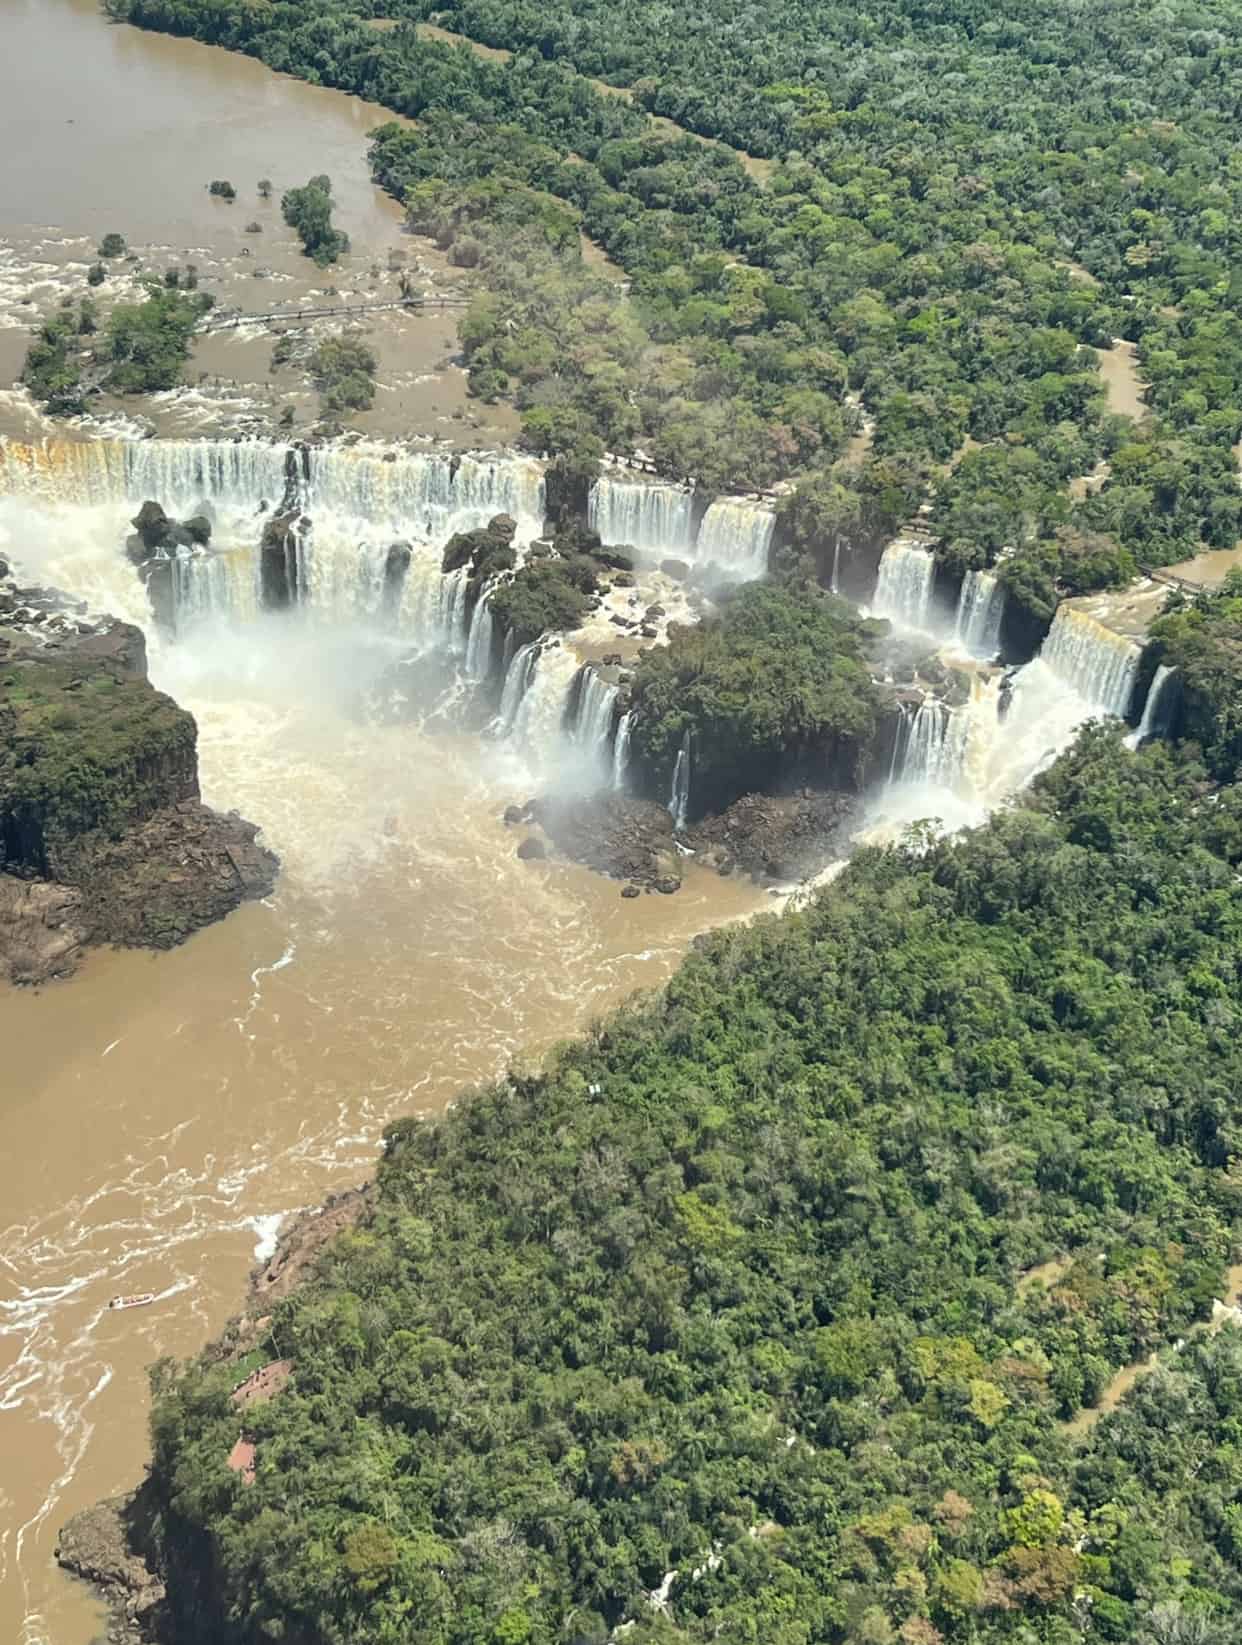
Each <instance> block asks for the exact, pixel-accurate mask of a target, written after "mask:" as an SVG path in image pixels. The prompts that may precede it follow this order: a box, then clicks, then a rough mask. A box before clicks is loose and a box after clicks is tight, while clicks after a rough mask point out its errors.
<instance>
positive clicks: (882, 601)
mask: <svg viewBox="0 0 1242 1645" xmlns="http://www.w3.org/2000/svg"><path fill="white" fill-rule="evenodd" d="M935 581H936V561H935V559H934V558H933V556H932V554H931V551H930V550H929V549H926V548H919V547H918V546H917V545H916V544H914V543H908V542H904V541H902V540H901V539H900V538H899V539H898V540H897V541H896V542H893V543H890V544H889V545H888V547H887V548H886V549H885V550H884V553H883V554H882V555H881V556H880V575H879V580H878V581H877V583H876V586H875V595H874V597H873V598H872V601H871V615H872V616H873V617H886V618H887V619H888V621H889V622H890V623H892V624H894V626H896V627H897V628H914V629H919V630H922V631H923V632H928V631H930V629H931V628H932V626H933V616H934V612H933V603H932V594H933V590H934V587H935Z"/></svg>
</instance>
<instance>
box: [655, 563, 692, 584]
mask: <svg viewBox="0 0 1242 1645" xmlns="http://www.w3.org/2000/svg"><path fill="white" fill-rule="evenodd" d="M660 570H661V571H662V572H663V573H664V575H665V576H666V577H671V578H672V579H673V581H674V582H675V583H684V582H685V580H686V578H687V577H688V576H689V575H690V567H689V566H688V565H687V564H686V562H685V561H684V560H661V561H660Z"/></svg>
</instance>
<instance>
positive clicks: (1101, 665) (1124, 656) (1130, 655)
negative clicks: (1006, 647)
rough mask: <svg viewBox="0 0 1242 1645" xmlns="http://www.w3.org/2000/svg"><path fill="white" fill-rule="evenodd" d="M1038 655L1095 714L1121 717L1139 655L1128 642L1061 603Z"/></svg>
mask: <svg viewBox="0 0 1242 1645" xmlns="http://www.w3.org/2000/svg"><path fill="white" fill-rule="evenodd" d="M1039 655H1040V657H1041V658H1042V660H1043V661H1044V663H1046V664H1047V666H1048V667H1049V668H1050V669H1051V670H1052V672H1053V673H1054V674H1056V675H1057V676H1058V677H1059V678H1060V679H1062V680H1064V681H1065V683H1066V685H1068V686H1070V687H1071V689H1072V690H1074V691H1076V692H1077V693H1078V695H1079V696H1080V697H1082V698H1084V699H1085V700H1086V701H1087V702H1089V703H1090V704H1091V705H1092V706H1093V707H1094V708H1095V709H1096V710H1097V711H1098V712H1102V713H1104V714H1114V715H1116V716H1117V717H1118V718H1119V719H1124V718H1125V716H1126V714H1127V713H1128V711H1129V708H1130V699H1131V698H1132V697H1133V695H1134V680H1135V676H1136V675H1137V673H1138V668H1139V661H1140V659H1141V657H1142V651H1141V649H1140V647H1139V646H1137V645H1136V644H1135V643H1134V641H1133V640H1131V639H1128V638H1127V637H1126V636H1125V635H1124V634H1118V633H1117V632H1116V631H1115V630H1114V629H1111V628H1108V627H1106V626H1105V624H1103V623H1101V622H1099V621H1097V620H1096V618H1094V617H1092V616H1091V615H1090V613H1088V612H1086V611H1083V610H1081V609H1080V608H1079V607H1077V606H1072V605H1069V604H1066V603H1065V602H1062V604H1061V605H1059V606H1058V607H1057V610H1056V615H1055V616H1054V617H1053V619H1052V627H1051V628H1050V629H1049V631H1048V635H1047V638H1046V639H1045V640H1044V643H1043V645H1042V647H1041V648H1040V653H1039Z"/></svg>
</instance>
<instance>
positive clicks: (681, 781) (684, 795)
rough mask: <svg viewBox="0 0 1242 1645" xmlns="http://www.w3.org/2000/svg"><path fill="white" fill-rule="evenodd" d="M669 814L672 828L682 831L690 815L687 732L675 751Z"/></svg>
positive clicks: (688, 738)
mask: <svg viewBox="0 0 1242 1645" xmlns="http://www.w3.org/2000/svg"><path fill="white" fill-rule="evenodd" d="M668 809H669V814H670V815H671V816H672V819H673V827H674V828H677V829H682V828H684V827H685V826H686V820H687V818H688V817H689V815H690V733H689V732H688V731H687V732H686V734H685V736H684V737H683V738H682V739H681V747H680V748H679V749H678V750H677V762H676V764H675V765H674V766H673V781H672V786H671V788H670V791H669V797H668Z"/></svg>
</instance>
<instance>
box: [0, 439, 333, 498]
mask: <svg viewBox="0 0 1242 1645" xmlns="http://www.w3.org/2000/svg"><path fill="white" fill-rule="evenodd" d="M290 455H291V452H290V448H289V447H287V446H283V445H272V444H269V443H268V442H266V441H262V440H42V441H39V442H37V443H36V444H33V445H24V444H21V443H19V442H16V441H3V440H0V492H3V493H5V494H7V495H9V496H17V497H21V496H26V497H30V498H31V499H32V500H38V501H40V502H44V503H74V504H78V505H81V506H85V507H97V506H98V505H100V504H102V503H128V502H132V503H134V504H135V506H137V505H138V504H139V503H142V502H145V501H146V500H147V499H148V498H151V499H153V500H154V501H156V502H159V503H162V504H163V506H164V507H165V508H166V509H167V510H168V512H169V513H170V514H174V515H178V514H184V513H188V512H193V511H194V510H195V509H196V508H197V506H198V504H199V503H200V502H204V501H208V502H211V501H223V502H243V503H244V504H245V506H246V507H248V508H249V509H250V510H251V511H254V510H257V509H258V507H259V504H260V503H261V502H266V503H268V504H269V505H272V506H274V505H275V504H277V503H279V502H280V500H281V498H282V497H283V495H284V491H285V485H286V479H285V470H286V466H287V464H288V462H289V459H290ZM292 457H293V460H294V462H295V463H296V464H297V465H298V466H299V472H300V463H301V456H300V453H296V452H294V453H292Z"/></svg>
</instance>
